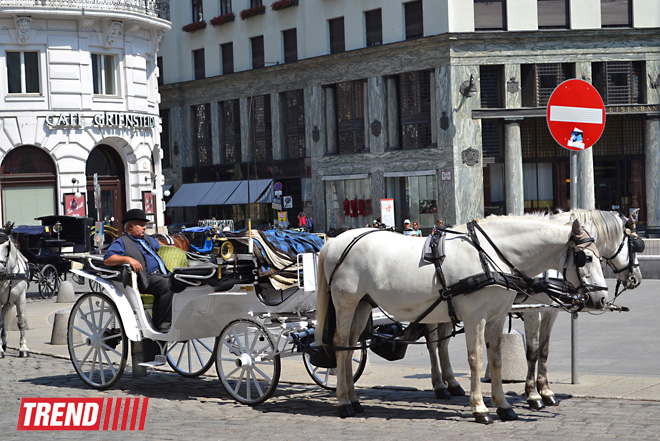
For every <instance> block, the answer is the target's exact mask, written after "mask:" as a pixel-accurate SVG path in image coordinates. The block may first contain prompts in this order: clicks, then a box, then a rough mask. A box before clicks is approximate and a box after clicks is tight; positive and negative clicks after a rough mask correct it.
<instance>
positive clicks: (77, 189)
mask: <svg viewBox="0 0 660 441" xmlns="http://www.w3.org/2000/svg"><path fill="white" fill-rule="evenodd" d="M71 184H73V185H75V186H76V192H75V193H74V196H75V198H76V199H78V198H79V197H80V196H82V193H80V189H79V188H78V180H77V179H76V178H71Z"/></svg>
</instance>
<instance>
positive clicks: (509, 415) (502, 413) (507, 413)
mask: <svg viewBox="0 0 660 441" xmlns="http://www.w3.org/2000/svg"><path fill="white" fill-rule="evenodd" d="M497 416H498V417H500V419H501V420H502V421H513V420H517V419H518V415H516V412H514V411H513V409H512V408H510V407H509V408H508V409H505V408H503V407H500V408H498V409H497Z"/></svg>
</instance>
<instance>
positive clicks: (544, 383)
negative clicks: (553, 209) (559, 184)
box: [427, 210, 644, 409]
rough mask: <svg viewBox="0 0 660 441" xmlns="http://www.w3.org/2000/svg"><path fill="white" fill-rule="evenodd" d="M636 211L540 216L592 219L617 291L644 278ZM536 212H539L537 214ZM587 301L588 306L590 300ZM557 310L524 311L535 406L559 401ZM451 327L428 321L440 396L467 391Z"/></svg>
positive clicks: (534, 298)
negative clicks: (551, 376)
mask: <svg viewBox="0 0 660 441" xmlns="http://www.w3.org/2000/svg"><path fill="white" fill-rule="evenodd" d="M638 214H639V210H635V211H633V212H632V213H631V215H630V219H627V218H625V217H624V216H622V215H620V214H619V213H618V212H615V211H600V210H573V211H570V212H564V213H560V214H557V215H554V216H545V215H542V217H545V218H548V219H552V220H554V221H557V222H562V223H564V222H570V221H573V220H575V219H578V220H579V221H580V222H581V223H583V224H585V223H589V224H590V225H591V228H590V230H591V233H592V234H593V238H594V241H595V245H596V247H597V248H598V250H599V251H600V253H601V255H602V256H603V260H605V262H606V263H607V265H608V266H609V267H610V268H611V269H612V271H613V272H614V273H615V274H616V277H617V279H618V280H617V291H618V286H619V285H623V286H624V287H625V289H634V288H635V287H637V286H638V285H639V284H640V283H641V281H642V274H641V272H640V270H639V262H638V261H637V256H636V253H638V252H642V251H643V250H644V242H643V241H642V240H641V239H640V238H639V237H638V236H637V234H636V233H635V224H636V220H637V216H638ZM533 216H537V217H538V215H533ZM617 294H619V293H618V292H616V293H615V295H617ZM552 303H553V300H552V299H551V298H550V297H549V296H548V295H547V294H544V293H537V294H533V295H531V296H528V297H526V298H525V299H524V300H523V301H522V302H521V304H547V305H549V304H552ZM585 306H587V308H585V309H586V310H588V309H589V308H588V305H585ZM597 309H600V308H597ZM557 315H558V311H557V310H554V309H546V310H541V311H538V310H536V311H526V312H523V318H524V326H525V337H526V339H525V340H526V346H527V350H526V352H527V377H526V382H525V393H526V395H527V403H528V405H529V406H530V408H532V409H541V408H543V407H544V406H546V405H547V406H552V405H555V404H557V401H556V399H555V395H554V393H553V392H552V391H551V390H550V387H549V380H548V355H549V351H550V334H551V331H552V327H553V325H554V323H555V320H556V319H557ZM451 331H452V329H451V324H446V323H441V324H439V325H437V326H436V325H428V336H427V347H428V350H429V355H430V358H431V381H432V384H433V390H434V392H435V395H436V397H438V398H441V399H447V398H449V396H450V395H453V396H461V395H465V391H464V390H463V388H462V387H461V386H460V384H459V383H458V381H457V380H456V377H455V376H454V373H453V370H452V367H451V362H450V360H449V351H448V344H449V338H448V336H449V335H450V334H451ZM438 362H439V364H440V367H441V369H440V367H439V366H438ZM537 365H538V368H537Z"/></svg>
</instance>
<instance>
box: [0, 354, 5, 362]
mask: <svg viewBox="0 0 660 441" xmlns="http://www.w3.org/2000/svg"><path fill="white" fill-rule="evenodd" d="M3 358H5V353H4V352H0V360H2V359H3Z"/></svg>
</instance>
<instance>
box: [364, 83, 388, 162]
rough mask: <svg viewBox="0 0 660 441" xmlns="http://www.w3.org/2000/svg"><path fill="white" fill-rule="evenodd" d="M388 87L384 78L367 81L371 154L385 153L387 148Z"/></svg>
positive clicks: (368, 128) (368, 130)
mask: <svg viewBox="0 0 660 441" xmlns="http://www.w3.org/2000/svg"><path fill="white" fill-rule="evenodd" d="M386 95H387V86H386V84H385V79H384V78H383V77H372V78H369V79H368V80H367V98H368V106H367V108H368V109H369V115H368V118H367V137H368V138H369V150H370V151H371V153H383V152H384V151H385V149H386V148H387V96H386Z"/></svg>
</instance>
